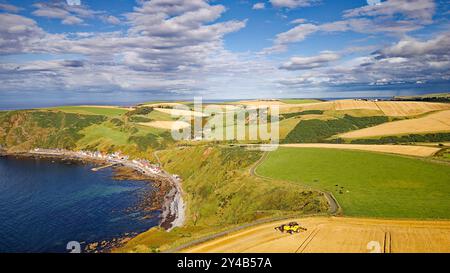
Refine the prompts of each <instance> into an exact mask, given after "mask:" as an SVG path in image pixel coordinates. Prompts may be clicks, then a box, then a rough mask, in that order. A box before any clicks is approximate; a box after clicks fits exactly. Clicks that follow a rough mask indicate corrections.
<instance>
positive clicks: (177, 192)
mask: <svg viewBox="0 0 450 273" xmlns="http://www.w3.org/2000/svg"><path fill="white" fill-rule="evenodd" d="M98 154H99V153H92V152H83V151H81V152H74V151H67V150H57V149H55V150H50V149H35V150H31V151H28V152H10V151H8V150H6V149H4V148H2V147H0V156H19V157H21V156H22V157H34V158H54V159H57V160H74V161H79V162H81V163H93V164H96V165H99V166H102V165H103V167H113V168H115V167H118V169H119V170H118V171H117V172H116V175H115V177H114V179H118V180H120V179H124V177H129V176H132V175H133V173H135V175H136V174H137V175H139V176H141V177H145V178H146V179H140V180H149V181H152V182H153V183H155V184H156V186H157V188H158V189H159V191H158V192H159V193H158V194H157V195H156V196H155V198H157V199H158V200H155V202H156V203H157V205H156V206H153V208H154V209H161V211H162V213H161V219H160V222H159V227H161V228H163V229H165V230H166V231H170V230H171V229H173V228H175V227H179V226H182V225H183V223H184V220H185V214H184V201H183V196H182V189H181V179H180V178H179V177H178V176H177V175H171V174H169V173H167V172H166V171H165V170H163V169H161V168H159V167H157V166H155V165H149V164H143V163H141V162H142V161H140V160H129V159H128V157H126V156H124V157H120V156H118V155H115V156H112V155H108V156H105V155H102V156H98ZM94 155H96V156H94ZM144 163H145V162H144ZM99 168H102V167H99ZM99 168H93V169H92V171H95V170H94V169H99ZM127 170H129V171H131V172H129V171H127Z"/></svg>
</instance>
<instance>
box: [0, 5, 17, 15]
mask: <svg viewBox="0 0 450 273" xmlns="http://www.w3.org/2000/svg"><path fill="white" fill-rule="evenodd" d="M0 10H3V11H7V12H13V13H17V12H19V11H20V10H21V8H19V7H17V6H14V5H11V4H6V3H0Z"/></svg>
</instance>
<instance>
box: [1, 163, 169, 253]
mask: <svg viewBox="0 0 450 273" xmlns="http://www.w3.org/2000/svg"><path fill="white" fill-rule="evenodd" d="M92 167H93V165H91V164H82V163H78V162H69V161H60V160H52V159H42V158H40V159H34V158H18V157H14V156H0V253H4V252H6V253H9V252H12V253H14V252H31V253H35V252H38V253H39V252H52V253H53V252H57V253H64V252H70V251H73V249H74V248H73V247H72V246H73V244H74V243H73V242H75V244H79V246H80V249H81V251H83V250H84V249H85V248H86V246H87V245H88V244H89V243H94V242H102V241H112V240H113V239H115V238H116V239H117V238H124V237H130V236H133V235H134V234H137V233H140V232H144V231H146V230H148V229H149V228H151V227H153V226H156V225H158V223H159V216H160V213H161V212H160V211H147V210H144V209H142V206H140V204H141V203H142V202H143V200H144V198H146V197H147V198H148V196H149V194H152V192H153V188H152V184H151V183H150V182H148V181H133V180H125V181H124V180H120V181H119V180H115V179H114V178H113V176H114V173H113V172H114V171H113V170H112V169H110V168H108V169H103V170H100V171H97V172H94V171H92V170H91V168H92ZM69 242H72V243H70V244H69Z"/></svg>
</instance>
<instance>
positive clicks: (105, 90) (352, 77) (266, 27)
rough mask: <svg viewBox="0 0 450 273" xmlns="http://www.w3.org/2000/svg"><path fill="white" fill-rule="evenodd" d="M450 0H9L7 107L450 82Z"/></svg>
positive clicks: (0, 49)
mask: <svg viewBox="0 0 450 273" xmlns="http://www.w3.org/2000/svg"><path fill="white" fill-rule="evenodd" d="M449 10H450V0H385V1H380V0H367V1H366V0H354V1H350V0H349V1H336V0H330V1H328V0H234V1H233V0H226V1H225V0H223V1H220V0H210V1H207V0H150V1H143V0H50V1H36V0H23V1H18V0H0V83H1V84H0V108H1V107H3V108H5V107H6V108H8V107H11V108H14V107H20V106H22V105H24V106H25V105H34V104H36V105H58V104H76V103H103V104H107V103H120V102H122V103H123V104H127V103H132V102H138V101H150V100H161V99H193V98H194V97H195V96H201V97H203V98H204V99H210V100H213V99H219V100H220V99H243V98H275V97H277V98H282V97H285V98H336V97H387V96H393V95H408V94H418V93H435V92H448V91H450V53H449V52H450V11H449Z"/></svg>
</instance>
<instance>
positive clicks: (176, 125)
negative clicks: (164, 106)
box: [139, 120, 190, 130]
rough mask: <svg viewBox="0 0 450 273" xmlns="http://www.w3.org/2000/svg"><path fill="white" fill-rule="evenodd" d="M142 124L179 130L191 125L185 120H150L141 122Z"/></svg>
mask: <svg viewBox="0 0 450 273" xmlns="http://www.w3.org/2000/svg"><path fill="white" fill-rule="evenodd" d="M139 124H140V125H143V126H150V127H154V128H160V129H166V130H179V129H183V128H186V127H189V126H190V124H189V123H187V122H184V121H161V120H158V121H150V122H140V123H139Z"/></svg>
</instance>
